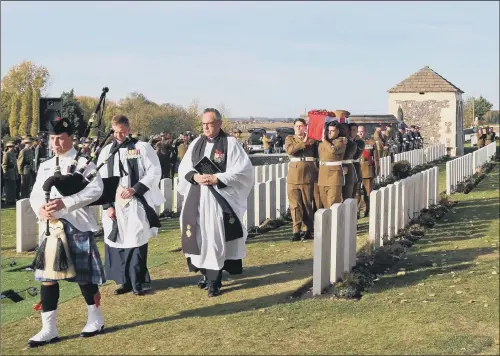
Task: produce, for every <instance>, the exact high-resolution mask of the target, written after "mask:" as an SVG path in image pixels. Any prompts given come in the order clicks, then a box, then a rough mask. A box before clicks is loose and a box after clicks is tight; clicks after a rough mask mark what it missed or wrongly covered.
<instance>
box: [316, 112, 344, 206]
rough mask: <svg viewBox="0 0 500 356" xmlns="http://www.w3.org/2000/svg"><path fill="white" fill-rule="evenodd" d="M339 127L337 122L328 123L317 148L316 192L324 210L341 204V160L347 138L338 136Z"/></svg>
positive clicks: (342, 175)
mask: <svg viewBox="0 0 500 356" xmlns="http://www.w3.org/2000/svg"><path fill="white" fill-rule="evenodd" d="M339 126H340V124H339V122H337V121H332V122H329V123H328V124H327V126H326V129H325V132H324V133H323V140H322V142H321V143H320V144H319V146H318V155H319V174H318V190H319V199H320V201H321V206H323V208H325V209H328V208H330V207H331V206H332V205H333V204H336V203H341V202H342V185H343V183H344V174H343V172H342V160H343V158H344V153H345V149H346V144H347V138H346V137H340V136H339V133H340V130H339Z"/></svg>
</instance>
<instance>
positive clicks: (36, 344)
mask: <svg viewBox="0 0 500 356" xmlns="http://www.w3.org/2000/svg"><path fill="white" fill-rule="evenodd" d="M60 340H61V339H60V338H59V336H57V337H55V338H53V339H50V340H47V341H34V340H29V341H28V347H29V348H34V347H40V346H43V345H48V344H52V343H55V342H58V341H60Z"/></svg>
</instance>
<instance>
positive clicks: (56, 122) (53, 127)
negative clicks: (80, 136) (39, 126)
mask: <svg viewBox="0 0 500 356" xmlns="http://www.w3.org/2000/svg"><path fill="white" fill-rule="evenodd" d="M54 111H55V110H54ZM47 130H48V131H49V134H51V135H61V134H63V133H67V134H68V136H71V135H72V134H73V125H72V124H71V121H69V120H68V119H66V118H61V117H60V116H57V117H55V118H53V119H52V120H50V121H49V122H48V124H47Z"/></svg>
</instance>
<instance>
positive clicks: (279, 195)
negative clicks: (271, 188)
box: [276, 178, 288, 216]
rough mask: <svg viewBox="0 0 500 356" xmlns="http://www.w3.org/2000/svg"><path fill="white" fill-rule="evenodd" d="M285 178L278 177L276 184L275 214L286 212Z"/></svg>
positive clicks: (279, 214) (281, 214) (280, 214)
mask: <svg viewBox="0 0 500 356" xmlns="http://www.w3.org/2000/svg"><path fill="white" fill-rule="evenodd" d="M287 207H288V206H287V205H286V178H280V179H279V180H278V182H277V184H276V210H277V212H276V216H283V215H285V214H286V210H287Z"/></svg>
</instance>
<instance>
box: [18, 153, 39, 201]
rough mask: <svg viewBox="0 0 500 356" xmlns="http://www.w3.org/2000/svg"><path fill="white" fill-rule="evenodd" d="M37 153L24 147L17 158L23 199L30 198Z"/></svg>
mask: <svg viewBox="0 0 500 356" xmlns="http://www.w3.org/2000/svg"><path fill="white" fill-rule="evenodd" d="M34 158H35V152H33V149H32V148H31V147H24V148H23V149H22V150H21V152H19V157H18V158H17V169H18V172H19V175H20V176H21V199H23V198H29V196H30V192H31V187H32V186H33V173H34V171H35V170H34V167H33V164H34Z"/></svg>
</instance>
